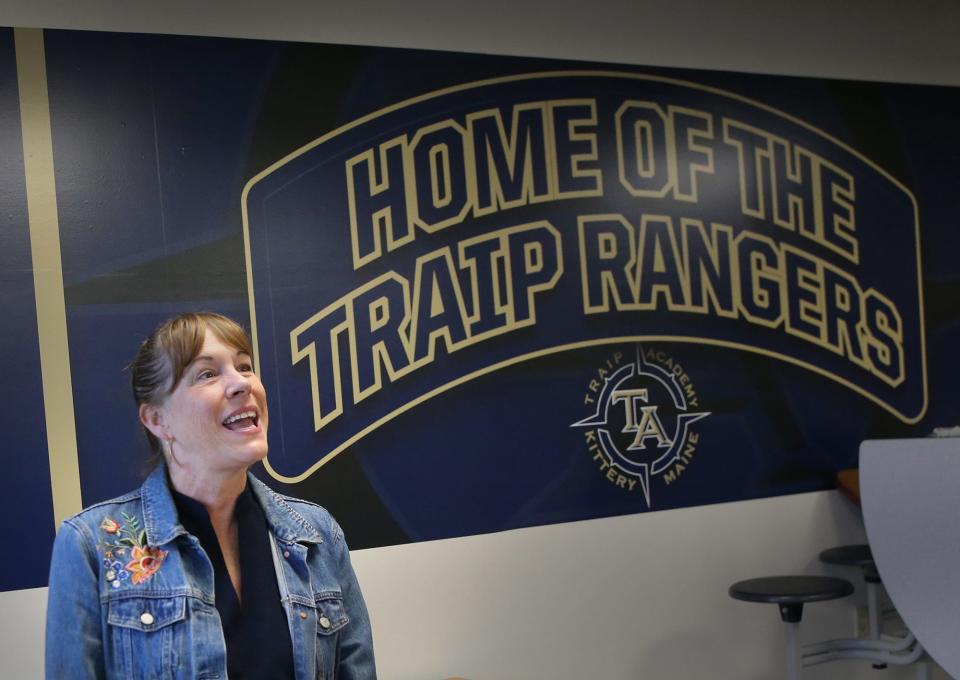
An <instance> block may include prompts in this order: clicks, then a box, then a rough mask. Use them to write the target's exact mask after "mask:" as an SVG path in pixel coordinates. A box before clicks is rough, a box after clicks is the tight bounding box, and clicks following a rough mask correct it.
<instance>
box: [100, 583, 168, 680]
mask: <svg viewBox="0 0 960 680" xmlns="http://www.w3.org/2000/svg"><path fill="white" fill-rule="evenodd" d="M106 606H107V634H108V637H109V642H108V644H109V645H110V647H109V649H110V652H111V656H112V657H113V659H112V663H109V664H108V666H109V667H110V669H113V670H115V671H117V674H118V675H119V676H120V677H135V676H136V677H146V678H174V677H176V675H175V674H176V673H177V668H178V666H179V656H180V653H181V651H182V650H181V649H180V648H181V646H182V643H183V638H184V630H183V628H184V626H183V625H180V626H177V625H175V624H178V623H180V622H182V621H184V619H185V618H186V616H187V598H186V597H185V596H182V595H180V596H170V597H124V598H113V599H110V600H108V601H107V605H106ZM184 625H185V624H184Z"/></svg>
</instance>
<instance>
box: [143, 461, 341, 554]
mask: <svg viewBox="0 0 960 680" xmlns="http://www.w3.org/2000/svg"><path fill="white" fill-rule="evenodd" d="M247 484H249V485H250V486H251V488H252V490H253V495H254V496H256V498H257V502H258V503H260V507H262V508H263V513H264V515H266V518H267V523H268V524H269V525H270V530H271V531H272V532H273V534H274V536H276V537H277V539H278V540H280V541H283V542H285V543H323V539H322V538H321V537H320V532H319V531H318V530H317V528H316V527H314V526H313V525H312V524H310V522H308V521H307V520H306V519H305V518H304V517H303V515H301V514H300V513H299V512H297V511H296V510H295V509H294V508H293V507H292V506H291V505H290V504H289V503H287V501H286V500H285V499H284V497H283V496H281V495H279V494H278V493H276V492H275V491H273V489H271V488H270V487H269V486H267V485H266V484H264V483H263V482H261V481H260V480H259V479H257V478H256V477H254V476H253V474H252V473H250V472H249V471H248V472H247ZM140 491H141V498H142V501H143V527H144V530H145V531H146V534H147V543H148V544H149V545H153V546H159V545H163V544H165V543H169V542H170V541H172V540H173V539H175V538H176V537H177V536H180V535H181V534H186V533H187V530H186V529H184V528H183V525H182V524H181V523H180V520H179V519H178V518H177V508H176V505H175V504H174V502H173V496H172V494H171V493H170V487H169V486H168V482H167V466H166V465H165V464H164V463H163V462H161V463H160V464H159V465H157V467H156V469H154V471H153V472H151V473H150V476H149V477H147V479H146V481H145V482H144V483H143V486H141V487H140Z"/></svg>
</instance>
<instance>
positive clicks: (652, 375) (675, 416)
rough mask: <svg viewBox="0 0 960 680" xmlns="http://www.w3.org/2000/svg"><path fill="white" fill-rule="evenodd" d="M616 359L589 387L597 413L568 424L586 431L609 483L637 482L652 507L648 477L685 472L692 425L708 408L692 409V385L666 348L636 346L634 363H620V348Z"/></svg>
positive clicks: (590, 400) (668, 479) (630, 486)
mask: <svg viewBox="0 0 960 680" xmlns="http://www.w3.org/2000/svg"><path fill="white" fill-rule="evenodd" d="M613 359H614V360H611V359H607V361H606V368H603V367H601V368H600V369H599V370H598V374H599V376H600V377H601V378H602V379H595V380H592V381H591V382H590V385H589V386H588V394H587V396H586V397H585V399H584V401H585V402H586V403H587V404H588V405H592V406H594V407H595V410H594V412H593V414H592V415H590V416H588V417H586V418H584V419H583V420H580V421H577V422H575V423H573V424H572V425H571V426H570V427H574V428H582V429H583V431H584V435H585V439H586V443H587V448H588V450H589V451H590V452H591V453H592V454H593V459H594V461H596V462H598V463H599V466H600V471H601V472H602V473H603V474H604V476H605V477H606V478H607V479H608V480H609V481H610V482H611V483H614V484H615V485H616V486H618V487H620V488H624V489H627V490H633V489H634V488H635V487H636V485H637V483H639V485H640V490H641V491H642V493H643V497H644V500H645V501H646V504H647V507H648V508H649V507H651V502H650V478H651V477H653V476H658V475H664V476H665V480H666V483H667V484H670V483H672V482H673V481H675V480H676V479H677V477H678V476H679V474H682V472H683V470H685V469H686V465H688V464H689V462H690V458H691V456H692V453H693V450H694V449H695V445H696V443H698V442H699V436H698V435H696V434H695V433H694V432H693V431H691V429H690V426H691V425H692V424H693V423H695V422H697V421H698V420H701V419H703V418H706V417H707V416H708V415H710V412H709V411H694V410H692V409H695V408H697V406H698V405H699V400H698V398H697V396H696V390H695V389H694V388H693V383H692V382H691V380H690V377H689V376H688V375H687V373H686V371H685V370H684V369H683V367H682V365H680V364H679V363H678V362H676V361H675V360H674V359H673V357H671V356H670V355H668V354H666V352H663V351H659V350H653V349H647V350H646V351H645V350H644V348H643V347H641V346H640V345H637V346H636V352H635V360H634V361H633V362H631V363H622V360H623V354H622V353H620V352H617V353H615V354H614V357H613ZM618 364H619V365H618ZM691 443H692V444H693V446H691Z"/></svg>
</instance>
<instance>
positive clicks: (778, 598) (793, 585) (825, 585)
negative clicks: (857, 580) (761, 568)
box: [730, 576, 853, 623]
mask: <svg viewBox="0 0 960 680" xmlns="http://www.w3.org/2000/svg"><path fill="white" fill-rule="evenodd" d="M852 592H853V584H852V583H850V581H847V580H845V579H842V578H834V577H832V576H764V577H762V578H751V579H747V580H746V581H738V582H737V583H734V584H733V585H732V586H730V597H732V598H734V599H735V600H744V601H746V602H769V603H771V604H776V605H779V606H780V617H781V618H782V619H783V620H784V621H787V622H791V623H792V622H797V621H800V618H801V616H802V615H803V604H804V603H805V602H822V601H824V600H836V599H837V598H841V597H846V596H847V595H850V594H851V593H852Z"/></svg>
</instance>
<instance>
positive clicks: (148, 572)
mask: <svg viewBox="0 0 960 680" xmlns="http://www.w3.org/2000/svg"><path fill="white" fill-rule="evenodd" d="M130 557H132V558H133V559H131V560H130V562H129V563H128V564H127V570H128V571H129V572H130V573H131V574H132V578H131V580H132V581H133V583H135V584H136V583H143V582H144V581H146V580H148V579H149V578H150V577H151V576H153V575H154V574H155V573H157V569H159V568H160V567H161V566H162V565H163V561H164V560H165V559H166V557H167V553H166V551H165V550H160V549H159V548H151V547H149V546H144V547H142V548H141V547H139V546H138V547H136V548H134V549H133V550H131V551H130Z"/></svg>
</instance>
